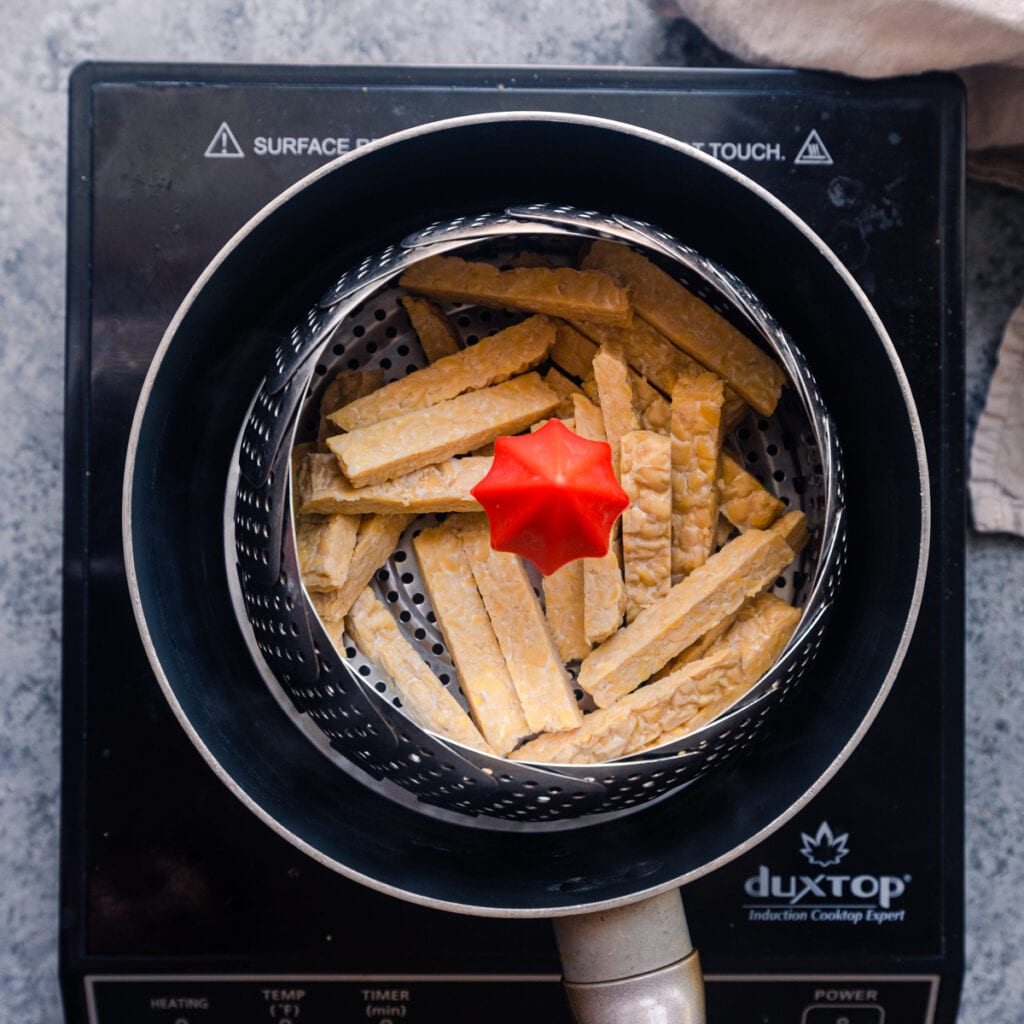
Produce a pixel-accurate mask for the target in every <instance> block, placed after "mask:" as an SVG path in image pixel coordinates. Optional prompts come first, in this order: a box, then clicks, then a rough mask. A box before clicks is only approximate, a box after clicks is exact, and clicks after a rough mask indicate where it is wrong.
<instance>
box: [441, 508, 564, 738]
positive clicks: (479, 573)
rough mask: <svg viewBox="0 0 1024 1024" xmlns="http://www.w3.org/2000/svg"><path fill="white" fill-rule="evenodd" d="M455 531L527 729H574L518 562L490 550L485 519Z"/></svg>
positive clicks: (553, 655)
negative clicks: (527, 724)
mask: <svg viewBox="0 0 1024 1024" xmlns="http://www.w3.org/2000/svg"><path fill="white" fill-rule="evenodd" d="M458 528H459V533H460V536H461V538H462V543H463V548H464V550H465V552H466V555H467V556H468V559H469V565H470V568H471V569H472V572H473V577H474V578H475V579H476V584H477V588H478V589H479V591H480V596H481V597H482V598H483V600H484V605H485V606H486V608H487V614H488V616H489V617H490V620H491V626H492V627H493V629H494V633H495V636H497V638H498V645H499V647H500V648H501V653H502V654H503V655H504V657H505V664H506V665H507V666H508V670H509V674H510V675H511V676H512V683H513V685H514V686H515V688H516V693H517V694H518V695H519V702H520V704H521V705H522V708H523V714H524V715H526V721H527V722H528V723H529V725H530V728H531V729H532V730H533V731H534V732H552V731H558V730H561V729H572V728H575V727H576V726H577V725H579V723H580V721H581V720H582V718H583V714H582V712H581V711H580V709H579V706H578V705H577V703H576V698H575V696H574V695H573V691H572V683H571V680H570V679H569V674H568V673H567V672H566V671H565V667H564V666H563V665H562V662H561V659H560V658H559V655H558V651H557V650H556V648H555V643H554V640H553V639H552V637H551V633H550V632H549V631H548V627H547V622H546V621H545V619H544V612H543V611H542V610H541V607H540V602H539V601H538V600H537V595H536V594H534V592H533V587H532V586H530V581H529V578H528V577H527V575H526V570H525V568H524V567H523V563H522V562H521V561H520V560H519V558H517V557H516V556H515V555H513V554H509V553H507V552H503V551H492V550H491V539H490V530H489V528H488V525H487V519H486V517H485V516H482V515H480V516H465V517H462V518H461V519H460V522H459V527H458Z"/></svg>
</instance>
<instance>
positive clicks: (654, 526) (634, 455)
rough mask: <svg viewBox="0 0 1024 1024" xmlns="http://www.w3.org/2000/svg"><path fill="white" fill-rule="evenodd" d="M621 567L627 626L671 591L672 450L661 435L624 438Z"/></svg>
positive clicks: (640, 433)
mask: <svg viewBox="0 0 1024 1024" xmlns="http://www.w3.org/2000/svg"><path fill="white" fill-rule="evenodd" d="M622 489H623V490H624V491H625V492H626V494H628V495H629V500H630V505H629V508H627V509H626V511H625V512H624V513H623V515H622V566H623V574H624V576H625V581H626V621H627V622H632V621H633V619H635V618H636V617H637V615H638V614H639V613H640V611H641V610H642V609H643V608H646V607H647V606H648V605H651V604H654V602H655V601H658V600H660V599H661V598H663V597H664V596H665V595H666V594H667V593H668V591H669V587H670V586H671V582H672V581H671V576H672V449H671V442H670V440H669V439H668V438H667V437H665V436H664V435H663V434H655V433H652V432H651V431H647V430H637V431H632V432H630V433H628V434H624V435H623V437H622Z"/></svg>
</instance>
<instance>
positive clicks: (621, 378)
mask: <svg viewBox="0 0 1024 1024" xmlns="http://www.w3.org/2000/svg"><path fill="white" fill-rule="evenodd" d="M594 380H595V381H596V382H597V393H598V396H599V397H600V399H601V418H602V419H603V420H604V433H605V437H606V438H607V440H608V444H609V445H611V449H612V469H614V470H615V476H616V477H618V478H619V479H621V474H622V467H621V450H622V435H623V434H626V433H629V431H631V430H639V429H640V417H639V416H638V415H637V411H636V407H635V403H634V401H633V385H632V384H631V383H630V379H629V367H628V366H627V365H626V360H625V358H624V357H623V355H622V350H621V349H619V348H618V347H617V346H615V345H602V346H601V347H600V348H599V349H598V350H597V355H596V356H594Z"/></svg>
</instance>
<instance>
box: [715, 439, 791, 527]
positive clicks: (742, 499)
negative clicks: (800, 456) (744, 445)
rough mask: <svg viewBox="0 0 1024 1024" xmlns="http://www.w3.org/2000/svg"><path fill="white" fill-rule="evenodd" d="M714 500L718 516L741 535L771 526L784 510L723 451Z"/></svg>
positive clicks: (754, 478)
mask: <svg viewBox="0 0 1024 1024" xmlns="http://www.w3.org/2000/svg"><path fill="white" fill-rule="evenodd" d="M718 500H719V503H718V510H719V512H721V513H722V515H723V516H725V518H726V519H728V520H729V522H730V523H732V525H733V526H735V527H736V528H737V529H738V530H740V531H741V532H742V531H743V530H763V529H764V528H765V527H766V526H771V524H772V523H773V522H775V520H776V519H778V517H779V516H780V515H781V514H782V512H783V510H784V509H785V507H786V504H785V502H783V501H781V500H780V499H779V498H776V497H775V495H774V494H772V493H771V491H769V490H768V488H767V487H764V486H762V484H761V483H760V482H759V481H758V479H757V477H755V476H754V475H753V474H752V473H748V472H747V471H746V470H745V469H744V468H743V466H741V465H740V463H739V461H738V460H737V459H736V458H735V457H734V456H733V455H731V454H729V452H727V451H723V452H722V454H721V457H720V460H719V463H718Z"/></svg>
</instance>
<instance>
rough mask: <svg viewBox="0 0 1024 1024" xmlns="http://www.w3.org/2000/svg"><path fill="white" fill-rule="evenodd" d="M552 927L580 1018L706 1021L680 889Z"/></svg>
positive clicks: (635, 1023) (652, 1023)
mask: <svg viewBox="0 0 1024 1024" xmlns="http://www.w3.org/2000/svg"><path fill="white" fill-rule="evenodd" d="M554 925H555V938H556V939H557V940H558V952H559V955H560V956H561V958H562V972H563V978H562V983H563V985H564V986H565V993H566V996H567V997H568V1000H569V1006H570V1008H571V1010H572V1013H573V1017H574V1018H575V1020H576V1021H577V1024H622V1022H623V1021H629V1022H630V1024H705V1014H704V977H703V975H702V974H701V969H700V959H699V957H698V956H697V951H696V950H695V949H694V948H693V943H692V942H691V941H690V930H689V928H688V927H687V925H686V914H685V913H684V911H683V901H682V898H681V897H680V894H679V890H678V889H672V890H670V891H669V892H665V893H661V894H660V895H658V896H651V897H648V898H647V899H645V900H641V901H640V902H639V903H630V904H627V905H626V906H623V907H615V908H613V909H611V910H599V911H594V912H592V913H589V914H578V915H574V916H572V917H559V918H556V919H555V922H554Z"/></svg>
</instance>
